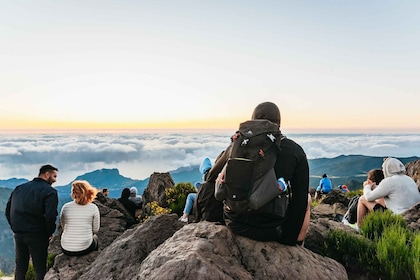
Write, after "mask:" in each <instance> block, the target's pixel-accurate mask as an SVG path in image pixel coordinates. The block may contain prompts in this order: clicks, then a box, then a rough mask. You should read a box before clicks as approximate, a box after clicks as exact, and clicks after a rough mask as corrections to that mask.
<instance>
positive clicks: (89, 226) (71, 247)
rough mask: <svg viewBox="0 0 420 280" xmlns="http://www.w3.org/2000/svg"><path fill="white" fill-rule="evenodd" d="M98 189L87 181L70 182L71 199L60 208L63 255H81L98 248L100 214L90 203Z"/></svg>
mask: <svg viewBox="0 0 420 280" xmlns="http://www.w3.org/2000/svg"><path fill="white" fill-rule="evenodd" d="M97 193H98V190H97V189H95V188H94V187H92V186H91V185H90V184H89V182H87V181H83V180H78V181H74V182H73V183H72V187H71V197H72V198H73V201H71V202H68V203H66V204H64V206H63V208H62V209H61V214H60V223H61V226H62V227H63V234H62V235H61V248H62V251H63V253H64V254H65V255H68V256H83V255H86V254H88V253H90V252H92V251H97V250H98V237H97V235H96V233H97V232H98V231H99V226H100V214H99V209H98V207H97V206H96V205H95V204H94V203H92V201H93V200H94V199H95V197H96V194H97Z"/></svg>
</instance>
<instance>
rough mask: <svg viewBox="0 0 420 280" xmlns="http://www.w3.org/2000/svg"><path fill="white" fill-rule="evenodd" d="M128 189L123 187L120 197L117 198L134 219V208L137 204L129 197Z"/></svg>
mask: <svg viewBox="0 0 420 280" xmlns="http://www.w3.org/2000/svg"><path fill="white" fill-rule="evenodd" d="M129 198H130V189H129V188H124V189H123V190H122V192H121V197H120V198H118V201H119V202H121V204H122V205H123V206H124V208H125V209H126V210H127V211H128V213H130V215H131V216H132V217H133V218H134V219H136V209H137V205H136V204H135V203H134V202H133V201H131V200H130V199H129Z"/></svg>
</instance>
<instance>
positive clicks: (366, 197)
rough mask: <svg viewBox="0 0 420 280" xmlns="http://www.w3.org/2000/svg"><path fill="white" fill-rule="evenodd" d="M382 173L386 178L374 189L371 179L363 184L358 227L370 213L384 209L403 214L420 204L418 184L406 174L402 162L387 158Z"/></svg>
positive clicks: (358, 209)
mask: <svg viewBox="0 0 420 280" xmlns="http://www.w3.org/2000/svg"><path fill="white" fill-rule="evenodd" d="M382 171H383V173H384V177H385V178H384V179H383V180H382V181H381V182H380V183H379V184H378V185H377V186H376V187H373V185H374V182H373V181H372V180H371V179H369V178H368V179H367V180H366V181H365V182H364V183H363V195H362V196H361V197H360V198H359V203H358V206H357V226H358V227H360V225H361V223H362V220H363V218H364V217H365V216H366V214H367V213H368V212H369V211H372V210H376V209H377V208H383V210H385V209H389V210H391V211H392V212H393V213H395V214H401V213H402V212H404V211H406V210H408V209H410V208H411V207H413V206H414V205H416V204H417V203H419V202H420V193H419V191H418V188H417V185H416V182H414V180H413V179H412V178H411V177H409V176H407V175H406V174H405V172H406V169H405V166H404V164H403V163H402V162H401V161H400V160H398V159H396V158H386V159H385V160H384V162H383V164H382ZM378 199H383V200H378ZM381 201H383V202H382V203H381Z"/></svg>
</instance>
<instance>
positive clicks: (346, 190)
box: [338, 185, 349, 193]
mask: <svg viewBox="0 0 420 280" xmlns="http://www.w3.org/2000/svg"><path fill="white" fill-rule="evenodd" d="M338 188H339V189H340V190H341V191H342V192H344V193H348V192H349V188H347V185H339V186H338Z"/></svg>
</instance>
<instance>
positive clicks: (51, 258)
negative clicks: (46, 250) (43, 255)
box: [25, 254, 55, 280]
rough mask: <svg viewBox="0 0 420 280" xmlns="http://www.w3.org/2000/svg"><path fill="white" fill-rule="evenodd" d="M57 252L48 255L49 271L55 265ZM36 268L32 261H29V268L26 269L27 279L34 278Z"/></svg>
mask: <svg viewBox="0 0 420 280" xmlns="http://www.w3.org/2000/svg"><path fill="white" fill-rule="evenodd" d="M54 259H55V254H48V256H47V271H48V270H49V269H50V268H51V267H52V266H53V265H54ZM34 279H36V278H35V270H34V265H33V264H32V261H30V262H29V266H28V270H27V271H26V275H25V280H34Z"/></svg>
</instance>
